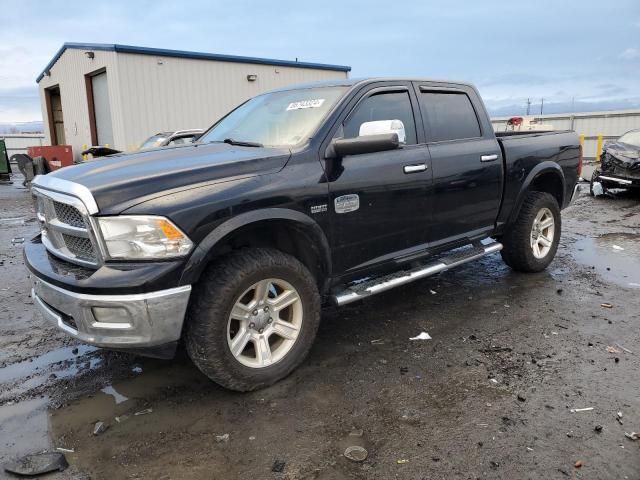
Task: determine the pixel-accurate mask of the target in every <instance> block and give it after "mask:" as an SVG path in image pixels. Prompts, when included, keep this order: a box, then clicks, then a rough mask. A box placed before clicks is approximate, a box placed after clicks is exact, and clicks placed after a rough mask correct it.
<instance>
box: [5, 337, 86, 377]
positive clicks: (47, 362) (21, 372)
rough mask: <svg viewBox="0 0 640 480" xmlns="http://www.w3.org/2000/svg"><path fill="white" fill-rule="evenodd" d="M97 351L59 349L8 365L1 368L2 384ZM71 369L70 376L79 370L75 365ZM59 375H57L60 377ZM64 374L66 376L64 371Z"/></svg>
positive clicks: (83, 347) (79, 348)
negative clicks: (74, 351) (75, 351)
mask: <svg viewBox="0 0 640 480" xmlns="http://www.w3.org/2000/svg"><path fill="white" fill-rule="evenodd" d="M74 349H78V352H77V353H73V350H74ZM96 350H97V348H96V347H92V346H90V345H78V346H77V347H65V348H59V349H57V350H52V351H50V352H47V353H45V354H44V355H40V356H39V357H34V358H31V359H29V360H24V361H22V362H18V363H13V364H11V365H7V366H6V367H4V368H0V384H1V383H6V382H8V381H11V380H15V379H16V378H23V377H29V376H31V375H34V374H36V373H40V371H41V370H44V369H45V368H47V367H50V366H52V365H54V364H56V363H58V362H63V361H65V360H76V359H77V358H78V357H81V356H83V355H87V354H89V353H92V352H94V351H96ZM74 368H75V370H74ZM69 369H70V370H74V371H73V372H72V373H70V375H72V374H73V373H75V372H77V370H78V368H76V366H75V365H72V366H70V368H69ZM58 373H61V372H58ZM58 373H56V375H58ZM62 373H63V374H64V371H63V372H62Z"/></svg>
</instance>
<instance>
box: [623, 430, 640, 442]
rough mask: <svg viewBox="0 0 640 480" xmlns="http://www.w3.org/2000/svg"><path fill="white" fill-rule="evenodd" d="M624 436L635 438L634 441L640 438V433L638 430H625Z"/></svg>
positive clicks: (630, 438)
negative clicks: (629, 431) (628, 431)
mask: <svg viewBox="0 0 640 480" xmlns="http://www.w3.org/2000/svg"><path fill="white" fill-rule="evenodd" d="M624 436H625V437H627V438H628V439H629V440H633V441H634V442H635V441H636V440H640V433H637V432H631V433H627V432H624Z"/></svg>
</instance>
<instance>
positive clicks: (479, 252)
mask: <svg viewBox="0 0 640 480" xmlns="http://www.w3.org/2000/svg"><path fill="white" fill-rule="evenodd" d="M500 250H502V244H501V243H499V242H493V243H489V244H488V245H479V246H474V247H473V248H471V249H466V250H462V251H458V252H454V253H452V254H450V255H447V256H444V257H441V258H439V259H438V260H436V261H434V262H431V263H428V264H426V265H422V266H420V267H418V268H416V269H414V270H404V271H401V272H396V273H392V274H390V275H386V276H384V277H380V278H375V279H373V280H370V281H367V282H363V283H360V284H358V285H356V286H352V287H349V288H347V289H345V290H343V291H342V292H338V293H336V294H335V295H333V296H332V297H331V298H332V300H333V302H334V303H335V304H336V305H338V306H342V305H347V304H348V303H352V302H356V301H358V300H362V299H364V298H367V297H370V296H371V295H375V294H377V293H382V292H386V291H387V290H390V289H392V288H395V287H399V286H400V285H405V284H407V283H411V282H415V281H416V280H420V279H421V278H426V277H430V276H431V275H435V274H436V273H440V272H444V271H445V270H449V269H450V268H453V267H457V266H458V265H462V264H463V263H468V262H471V261H473V260H477V259H479V258H482V257H485V256H487V255H490V254H492V253H496V252H499V251H500Z"/></svg>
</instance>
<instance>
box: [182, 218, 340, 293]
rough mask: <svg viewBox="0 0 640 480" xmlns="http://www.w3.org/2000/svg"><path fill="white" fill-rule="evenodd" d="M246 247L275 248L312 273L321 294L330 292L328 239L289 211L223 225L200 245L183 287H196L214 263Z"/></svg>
mask: <svg viewBox="0 0 640 480" xmlns="http://www.w3.org/2000/svg"><path fill="white" fill-rule="evenodd" d="M243 247H272V248H276V249H278V250H281V251H283V252H285V253H288V254H290V255H292V256H294V257H295V258H297V259H298V260H299V261H300V262H302V263H303V264H304V265H305V266H306V267H307V268H308V269H309V271H310V272H311V273H312V275H313V276H314V278H315V279H316V282H317V284H318V289H319V290H320V292H321V293H322V292H324V291H325V290H326V288H327V285H328V283H329V279H330V277H331V253H330V248H329V242H328V240H327V238H326V235H325V234H324V232H323V230H322V228H321V227H320V226H319V225H318V224H317V223H316V222H315V221H314V220H313V219H312V218H310V217H309V216H307V215H305V214H304V213H302V212H300V211H297V210H291V209H286V208H268V209H260V210H254V211H251V212H245V213H242V214H240V215H237V216H235V217H233V218H230V219H228V220H226V221H225V222H223V223H222V224H220V225H219V226H218V227H216V228H215V229H213V230H212V231H211V232H210V233H209V234H208V235H207V236H206V237H205V238H204V239H203V240H202V241H201V242H200V243H199V244H198V246H197V248H196V249H195V251H194V253H193V254H192V255H191V257H190V258H189V260H188V261H187V264H186V265H185V268H184V270H183V274H182V277H181V280H180V283H181V284H193V283H196V282H197V281H198V280H199V279H200V275H201V274H202V272H203V271H204V270H205V269H206V268H207V266H208V265H209V264H211V262H213V261H215V260H216V259H217V258H220V257H221V256H223V255H224V254H225V253H228V252H230V251H232V250H234V249H238V248H243Z"/></svg>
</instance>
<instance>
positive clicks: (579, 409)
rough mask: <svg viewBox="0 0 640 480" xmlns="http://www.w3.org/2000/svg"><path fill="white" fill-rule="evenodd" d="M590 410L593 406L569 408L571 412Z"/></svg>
mask: <svg viewBox="0 0 640 480" xmlns="http://www.w3.org/2000/svg"><path fill="white" fill-rule="evenodd" d="M591 410H593V407H586V408H572V409H571V410H569V411H570V412H571V413H579V412H590V411H591Z"/></svg>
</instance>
